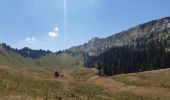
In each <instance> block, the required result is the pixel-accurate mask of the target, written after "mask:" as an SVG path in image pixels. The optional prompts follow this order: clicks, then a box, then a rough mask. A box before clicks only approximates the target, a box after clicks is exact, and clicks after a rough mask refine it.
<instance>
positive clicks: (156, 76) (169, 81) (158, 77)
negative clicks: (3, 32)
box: [113, 69, 170, 89]
mask: <svg viewBox="0 0 170 100" xmlns="http://www.w3.org/2000/svg"><path fill="white" fill-rule="evenodd" d="M169 75H170V69H169V70H155V71H148V72H141V73H137V74H135V73H134V74H128V75H117V76H114V77H113V79H114V80H116V81H119V82H123V83H125V84H127V85H136V86H146V87H160V88H167V89H170V77H169Z"/></svg>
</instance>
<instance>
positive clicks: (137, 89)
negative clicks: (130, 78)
mask: <svg viewBox="0 0 170 100" xmlns="http://www.w3.org/2000/svg"><path fill="white" fill-rule="evenodd" d="M89 82H90V83H93V84H96V85H99V86H103V87H105V88H106V89H108V90H109V91H111V92H112V93H119V92H131V93H134V94H138V95H156V94H161V93H166V94H165V95H168V94H170V92H168V91H166V90H165V89H162V88H154V87H142V86H130V85H126V84H124V83H121V82H118V81H115V80H113V79H112V78H111V77H97V76H94V77H91V78H90V79H89Z"/></svg>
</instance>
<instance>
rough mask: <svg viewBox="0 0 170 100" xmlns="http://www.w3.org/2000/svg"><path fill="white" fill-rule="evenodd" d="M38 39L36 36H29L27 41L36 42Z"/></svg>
mask: <svg viewBox="0 0 170 100" xmlns="http://www.w3.org/2000/svg"><path fill="white" fill-rule="evenodd" d="M36 41H37V39H36V38H35V37H27V38H26V39H25V42H27V43H35V42H36Z"/></svg>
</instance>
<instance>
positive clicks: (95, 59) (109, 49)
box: [74, 17, 170, 75]
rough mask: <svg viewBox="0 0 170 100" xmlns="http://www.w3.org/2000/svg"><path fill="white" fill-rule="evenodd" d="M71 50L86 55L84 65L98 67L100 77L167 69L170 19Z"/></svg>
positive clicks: (169, 52)
mask: <svg viewBox="0 0 170 100" xmlns="http://www.w3.org/2000/svg"><path fill="white" fill-rule="evenodd" d="M74 49H77V50H79V51H81V52H86V53H87V54H88V55H89V57H88V59H85V66H87V67H97V68H98V69H99V70H100V71H101V74H102V75H112V74H122V73H131V72H140V71H146V70H154V69H160V68H169V67H170V62H169V59H170V17H166V18H163V19H160V20H154V21H151V22H148V23H144V24H141V25H138V26H136V27H133V28H131V29H129V30H127V31H123V32H120V33H117V34H115V35H113V36H110V37H107V38H103V39H99V38H94V39H92V40H90V41H89V42H88V43H86V44H84V45H82V46H79V47H74Z"/></svg>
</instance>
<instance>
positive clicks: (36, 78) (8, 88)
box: [0, 66, 170, 100]
mask: <svg viewBox="0 0 170 100" xmlns="http://www.w3.org/2000/svg"><path fill="white" fill-rule="evenodd" d="M56 70H58V71H59V73H60V74H63V77H59V78H55V77H54V72H55V71H56ZM96 72H97V71H96V70H95V69H86V68H80V67H78V68H52V67H50V68H49V67H48V68H47V67H41V68H31V67H22V68H21V67H20V68H18V67H3V66H0V79H1V80H0V97H1V98H0V100H1V99H2V100H4V99H5V100H7V99H8V100H14V99H17V100H18V99H21V100H22V99H24V100H30V99H31V100H37V99H38V100H44V99H47V100H56V99H58V100H60V98H62V100H88V99H89V100H169V99H170V87H169V84H170V78H169V75H170V69H164V70H157V71H149V72H142V73H133V74H126V75H116V76H112V77H98V76H96V75H95V73H96Z"/></svg>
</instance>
